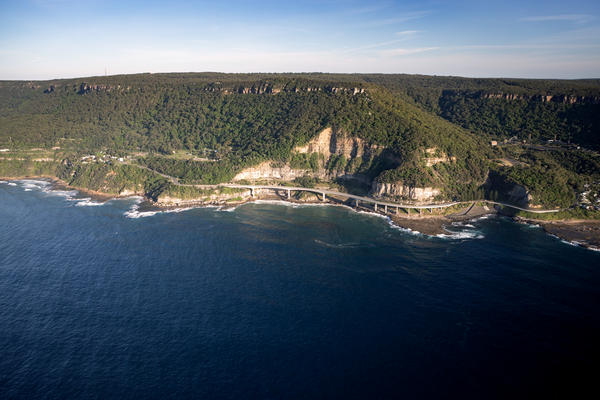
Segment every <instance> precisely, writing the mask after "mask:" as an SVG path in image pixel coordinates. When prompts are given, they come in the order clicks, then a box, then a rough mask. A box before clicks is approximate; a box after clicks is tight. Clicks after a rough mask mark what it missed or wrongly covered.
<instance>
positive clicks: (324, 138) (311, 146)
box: [295, 128, 383, 159]
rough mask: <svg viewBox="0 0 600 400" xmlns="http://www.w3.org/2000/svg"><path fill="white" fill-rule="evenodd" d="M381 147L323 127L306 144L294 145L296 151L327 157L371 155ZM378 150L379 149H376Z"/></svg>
mask: <svg viewBox="0 0 600 400" xmlns="http://www.w3.org/2000/svg"><path fill="white" fill-rule="evenodd" d="M381 149H383V148H382V147H380V146H377V145H375V144H368V143H367V142H365V141H364V140H362V139H361V138H357V137H352V136H350V135H348V134H346V133H345V132H343V131H337V130H335V131H334V130H333V129H332V128H327V129H324V130H323V131H322V132H321V133H319V134H318V135H317V137H316V138H314V139H313V140H311V141H310V143H308V144H307V145H306V146H302V147H296V149H295V151H297V152H298V153H320V154H323V155H324V156H325V158H326V159H329V157H331V156H332V155H338V156H340V155H344V156H346V157H347V158H354V157H373V156H374V155H376V153H379V151H380V150H381ZM378 150H379V151H378Z"/></svg>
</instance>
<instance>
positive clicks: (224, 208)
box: [215, 206, 235, 212]
mask: <svg viewBox="0 0 600 400" xmlns="http://www.w3.org/2000/svg"><path fill="white" fill-rule="evenodd" d="M215 211H222V212H234V211H235V207H233V206H221V207H219V208H217V209H216V210H215Z"/></svg>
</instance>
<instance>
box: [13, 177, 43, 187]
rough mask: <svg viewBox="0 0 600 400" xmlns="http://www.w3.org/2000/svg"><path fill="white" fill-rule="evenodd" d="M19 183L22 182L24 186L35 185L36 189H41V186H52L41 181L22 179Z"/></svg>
mask: <svg viewBox="0 0 600 400" xmlns="http://www.w3.org/2000/svg"><path fill="white" fill-rule="evenodd" d="M19 182H22V183H23V186H29V185H34V186H36V187H41V186H48V185H50V182H48V181H40V180H36V179H22V180H20V181H19Z"/></svg>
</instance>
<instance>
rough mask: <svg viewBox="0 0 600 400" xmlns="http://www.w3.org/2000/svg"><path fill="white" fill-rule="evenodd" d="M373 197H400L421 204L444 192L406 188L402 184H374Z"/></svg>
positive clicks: (434, 189) (433, 189)
mask: <svg viewBox="0 0 600 400" xmlns="http://www.w3.org/2000/svg"><path fill="white" fill-rule="evenodd" d="M371 192H372V194H373V196H375V197H382V196H383V195H390V196H400V197H404V198H408V199H411V200H414V201H419V202H423V203H424V202H431V201H433V200H434V198H435V197H436V196H439V195H440V194H441V193H442V192H441V190H440V189H437V188H431V187H428V188H415V187H410V186H404V185H402V184H401V183H380V182H373V186H372V189H371Z"/></svg>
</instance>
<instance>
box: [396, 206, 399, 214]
mask: <svg viewBox="0 0 600 400" xmlns="http://www.w3.org/2000/svg"><path fill="white" fill-rule="evenodd" d="M399 210H400V207H396V215H398V214H399V213H400V211H399Z"/></svg>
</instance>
